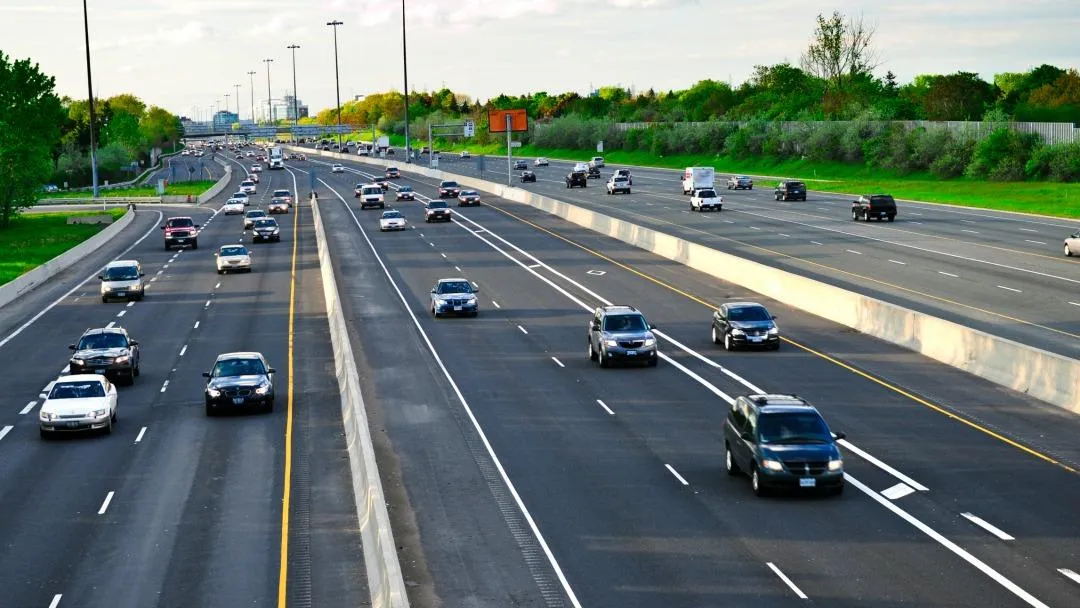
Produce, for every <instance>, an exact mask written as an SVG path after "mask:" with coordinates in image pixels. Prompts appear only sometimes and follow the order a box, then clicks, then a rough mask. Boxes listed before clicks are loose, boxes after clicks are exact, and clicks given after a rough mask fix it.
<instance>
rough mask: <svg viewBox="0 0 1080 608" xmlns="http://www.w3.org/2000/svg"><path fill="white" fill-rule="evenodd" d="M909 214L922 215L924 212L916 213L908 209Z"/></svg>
mask: <svg viewBox="0 0 1080 608" xmlns="http://www.w3.org/2000/svg"><path fill="white" fill-rule="evenodd" d="M908 215H922V214H921V213H916V212H914V211H908Z"/></svg>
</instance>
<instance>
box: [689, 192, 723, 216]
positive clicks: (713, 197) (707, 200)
mask: <svg viewBox="0 0 1080 608" xmlns="http://www.w3.org/2000/svg"><path fill="white" fill-rule="evenodd" d="M690 210H691V211H713V210H716V211H723V210H724V197H722V196H718V195H717V194H716V190H713V189H712V188H702V189H700V190H694V195H693V196H691V197H690Z"/></svg>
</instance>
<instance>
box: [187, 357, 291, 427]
mask: <svg viewBox="0 0 1080 608" xmlns="http://www.w3.org/2000/svg"><path fill="white" fill-rule="evenodd" d="M274 373H275V372H274V368H272V367H270V364H268V363H267V362H266V357H263V356H262V354H261V353H256V352H235V353H224V354H221V355H218V358H217V361H215V362H214V369H213V370H211V371H208V372H203V377H204V378H208V380H207V381H206V390H205V397H206V415H207V416H213V415H215V414H217V413H219V412H225V411H236V410H239V409H243V408H248V407H254V408H257V409H259V410H261V411H263V412H272V411H274Z"/></svg>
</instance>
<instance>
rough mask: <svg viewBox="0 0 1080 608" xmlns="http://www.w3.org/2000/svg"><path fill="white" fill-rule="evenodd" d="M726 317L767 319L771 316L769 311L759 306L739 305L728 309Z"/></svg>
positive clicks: (755, 319)
mask: <svg viewBox="0 0 1080 608" xmlns="http://www.w3.org/2000/svg"><path fill="white" fill-rule="evenodd" d="M728 319H730V320H731V321H769V320H771V319H772V316H770V315H769V311H767V310H765V309H764V308H762V307H760V306H739V307H732V308H729V309H728Z"/></svg>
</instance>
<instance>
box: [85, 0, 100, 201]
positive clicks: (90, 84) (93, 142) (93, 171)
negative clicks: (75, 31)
mask: <svg viewBox="0 0 1080 608" xmlns="http://www.w3.org/2000/svg"><path fill="white" fill-rule="evenodd" d="M82 10H83V35H84V36H85V37H86V87H87V89H89V91H90V175H91V179H92V184H93V193H94V198H97V197H98V172H97V152H96V148H97V137H96V136H95V135H94V123H95V122H96V121H95V120H94V80H93V78H92V76H91V73H90V18H89V16H88V15H87V12H86V0H83V3H82Z"/></svg>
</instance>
